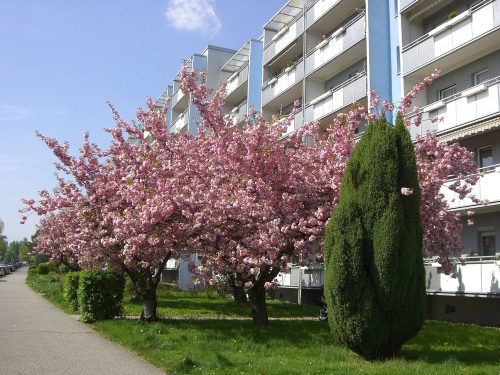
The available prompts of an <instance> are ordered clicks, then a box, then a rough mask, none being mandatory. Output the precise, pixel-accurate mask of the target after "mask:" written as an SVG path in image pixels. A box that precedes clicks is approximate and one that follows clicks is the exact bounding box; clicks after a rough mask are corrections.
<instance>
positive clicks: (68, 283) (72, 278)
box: [64, 272, 80, 311]
mask: <svg viewBox="0 0 500 375" xmlns="http://www.w3.org/2000/svg"><path fill="white" fill-rule="evenodd" d="M79 280H80V273H79V272H69V273H68V274H66V277H65V279H64V298H65V299H66V301H67V302H68V305H70V307H71V308H72V309H73V310H74V311H78V284H79Z"/></svg>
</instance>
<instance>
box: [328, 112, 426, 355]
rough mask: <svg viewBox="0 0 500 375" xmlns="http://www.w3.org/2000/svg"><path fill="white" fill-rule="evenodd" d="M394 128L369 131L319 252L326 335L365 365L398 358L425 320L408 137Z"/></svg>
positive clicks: (376, 125) (379, 125)
mask: <svg viewBox="0 0 500 375" xmlns="http://www.w3.org/2000/svg"><path fill="white" fill-rule="evenodd" d="M396 122H397V123H396V127H395V128H393V127H392V126H391V125H390V124H388V123H387V122H386V119H385V117H384V116H382V117H381V118H380V119H378V120H376V121H375V122H373V123H370V124H369V125H368V128H367V131H366V132H365V134H364V136H363V138H362V139H361V141H360V142H359V143H358V145H357V146H356V148H355V150H354V152H353V154H352V155H351V158H350V160H349V162H348V164H347V169H346V172H345V175H344V179H343V182H342V186H341V191H340V199H339V205H338V206H337V208H336V209H335V210H334V212H333V214H332V216H331V218H330V221H329V223H328V226H327V231H326V239H325V245H324V252H325V260H326V271H327V272H326V282H325V296H326V299H327V302H328V309H329V318H330V319H329V321H330V325H331V328H332V331H333V332H334V334H335V336H336V337H337V339H338V340H339V341H340V342H341V343H343V344H345V345H346V346H348V347H349V348H351V349H352V350H353V351H355V352H356V353H359V354H360V355H362V356H364V357H365V358H369V359H376V358H386V357H390V356H393V355H395V354H397V353H398V352H399V350H400V349H401V346H402V344H403V343H404V342H405V341H407V340H408V339H409V338H411V337H412V336H414V335H415V334H416V333H417V332H418V331H419V330H420V328H421V326H422V323H423V318H424V300H425V282H424V268H423V260H422V250H421V249H422V226H421V220H420V190H419V186H418V179H417V171H416V164H415V155H414V152H413V146H412V142H411V139H410V136H409V134H408V131H407V130H406V128H405V127H404V124H403V122H402V119H401V118H400V117H398V118H397V121H396ZM402 188H404V189H402ZM410 189H412V190H413V194H411V195H406V194H403V193H402V192H405V193H407V192H408V191H411V190H410Z"/></svg>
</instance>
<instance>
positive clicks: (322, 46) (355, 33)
mask: <svg viewBox="0 0 500 375" xmlns="http://www.w3.org/2000/svg"><path fill="white" fill-rule="evenodd" d="M365 36H366V32H365V15H364V13H363V14H360V15H359V16H358V17H356V18H355V19H354V20H352V21H350V22H349V23H348V24H346V25H344V26H342V27H341V28H339V29H337V30H336V31H334V33H333V34H332V35H331V36H330V37H329V38H328V39H326V40H323V41H322V42H321V43H319V44H318V45H317V46H316V47H315V48H314V49H313V50H312V51H310V52H309V53H308V54H307V57H306V74H309V73H311V72H313V71H314V70H316V69H317V68H319V67H320V66H322V65H324V64H325V63H327V62H328V61H330V60H332V59H334V58H335V57H337V56H338V55H340V54H341V53H343V52H344V51H346V50H348V49H349V48H350V47H352V46H353V45H355V44H356V43H358V42H359V41H361V40H363V39H364V38H365Z"/></svg>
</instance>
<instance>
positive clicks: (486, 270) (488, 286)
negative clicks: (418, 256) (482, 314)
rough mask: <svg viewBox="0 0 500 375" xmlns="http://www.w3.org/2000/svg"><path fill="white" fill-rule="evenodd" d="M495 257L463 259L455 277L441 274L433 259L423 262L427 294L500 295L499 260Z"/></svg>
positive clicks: (437, 264) (438, 265)
mask: <svg viewBox="0 0 500 375" xmlns="http://www.w3.org/2000/svg"><path fill="white" fill-rule="evenodd" d="M496 258H497V257H496V256H472V257H465V258H464V259H465V264H464V265H460V264H459V265H457V266H456V267H457V269H456V277H452V275H447V274H445V273H444V272H442V269H441V267H440V264H439V263H437V262H436V261H435V260H433V259H426V260H424V263H425V274H426V288H427V292H428V293H448V294H461V293H464V294H478V293H481V294H490V293H496V294H498V293H500V260H497V259H496Z"/></svg>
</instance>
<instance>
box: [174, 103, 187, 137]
mask: <svg viewBox="0 0 500 375" xmlns="http://www.w3.org/2000/svg"><path fill="white" fill-rule="evenodd" d="M188 122H189V112H188V110H187V109H186V110H185V111H184V112H182V113H181V114H180V115H179V116H178V117H177V119H176V120H175V122H174V123H173V124H172V126H171V127H170V132H171V133H180V132H181V131H183V130H185V129H187V125H188Z"/></svg>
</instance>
